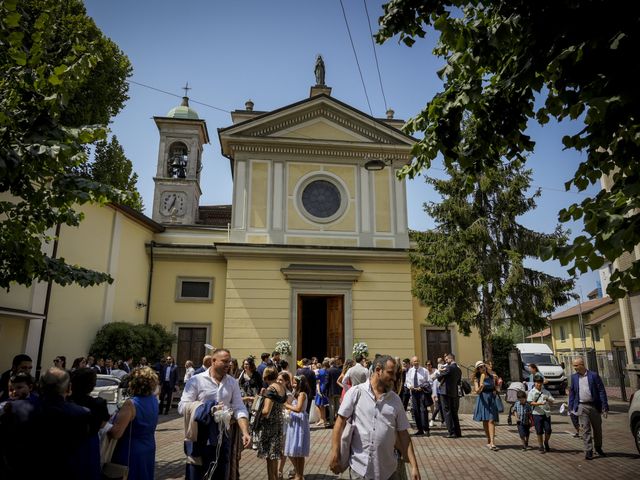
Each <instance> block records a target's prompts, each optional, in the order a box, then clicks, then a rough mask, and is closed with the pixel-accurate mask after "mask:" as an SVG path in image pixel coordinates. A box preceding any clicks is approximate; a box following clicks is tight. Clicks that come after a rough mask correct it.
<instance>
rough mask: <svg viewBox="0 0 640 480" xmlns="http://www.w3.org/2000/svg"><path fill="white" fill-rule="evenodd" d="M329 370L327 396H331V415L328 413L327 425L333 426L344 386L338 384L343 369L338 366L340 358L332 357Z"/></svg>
mask: <svg viewBox="0 0 640 480" xmlns="http://www.w3.org/2000/svg"><path fill="white" fill-rule="evenodd" d="M329 365H330V366H329V370H327V396H328V397H329V415H327V426H328V427H331V428H333V423H334V422H335V419H336V415H338V410H339V409H340V395H341V394H342V388H340V385H338V378H339V377H340V375H341V374H342V369H341V368H340V367H339V366H338V360H337V359H336V358H332V359H331V361H330V362H329Z"/></svg>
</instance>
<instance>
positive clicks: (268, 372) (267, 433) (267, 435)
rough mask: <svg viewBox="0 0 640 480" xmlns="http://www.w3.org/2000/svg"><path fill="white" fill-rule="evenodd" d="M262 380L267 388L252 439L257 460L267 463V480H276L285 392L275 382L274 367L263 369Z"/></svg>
mask: <svg viewBox="0 0 640 480" xmlns="http://www.w3.org/2000/svg"><path fill="white" fill-rule="evenodd" d="M262 380H263V381H264V382H265V383H266V384H267V388H266V389H265V391H264V402H263V407H262V411H261V412H260V419H259V420H258V422H257V425H256V427H255V431H254V437H255V443H256V449H257V453H258V458H264V459H265V460H266V461H267V475H268V479H269V480H278V460H280V457H282V452H283V445H282V438H283V435H282V433H283V428H282V410H283V408H284V407H283V405H284V403H285V402H286V401H287V392H286V390H285V388H284V387H283V386H282V385H280V384H279V383H278V382H277V380H278V370H277V369H276V368H275V367H267V368H265V369H264V372H262Z"/></svg>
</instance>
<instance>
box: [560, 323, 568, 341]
mask: <svg viewBox="0 0 640 480" xmlns="http://www.w3.org/2000/svg"><path fill="white" fill-rule="evenodd" d="M566 340H567V336H566V334H565V331H564V327H563V326H562V325H560V341H561V342H564V341H566Z"/></svg>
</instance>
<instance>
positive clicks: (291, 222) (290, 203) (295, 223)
mask: <svg viewBox="0 0 640 480" xmlns="http://www.w3.org/2000/svg"><path fill="white" fill-rule="evenodd" d="M287 229H289V230H309V231H315V230H318V226H317V225H314V224H313V223H311V222H310V221H309V220H307V219H306V218H304V217H303V216H302V215H301V214H300V213H299V212H298V208H297V207H296V202H295V200H294V199H293V198H289V199H288V200H287ZM317 242H318V240H317V239H316V241H315V243H317Z"/></svg>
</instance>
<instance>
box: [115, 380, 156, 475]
mask: <svg viewBox="0 0 640 480" xmlns="http://www.w3.org/2000/svg"><path fill="white" fill-rule="evenodd" d="M157 387H158V375H156V373H155V372H154V371H153V370H152V369H151V368H149V367H142V368H136V369H134V370H133V371H132V372H131V374H130V375H129V394H130V395H131V398H129V399H127V400H126V401H125V402H124V405H122V408H121V409H120V410H119V411H118V413H117V415H116V419H115V422H114V424H113V428H112V429H111V430H110V431H109V434H108V435H109V436H110V437H112V438H115V439H119V441H118V444H117V445H116V448H115V451H114V452H113V456H112V457H111V462H112V463H116V464H119V465H125V466H128V467H129V471H128V476H127V479H128V480H152V479H153V477H154V469H155V459H156V440H155V431H156V426H157V425H158V398H157V397H156V395H155V391H156V389H157Z"/></svg>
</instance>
